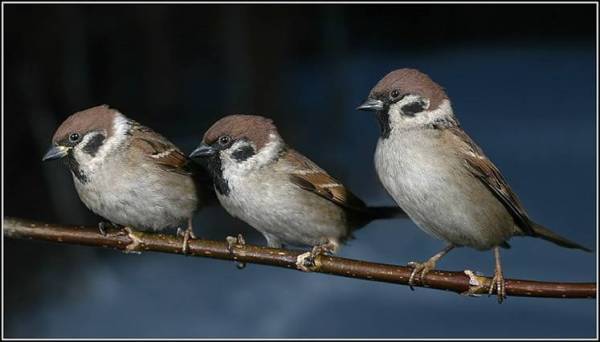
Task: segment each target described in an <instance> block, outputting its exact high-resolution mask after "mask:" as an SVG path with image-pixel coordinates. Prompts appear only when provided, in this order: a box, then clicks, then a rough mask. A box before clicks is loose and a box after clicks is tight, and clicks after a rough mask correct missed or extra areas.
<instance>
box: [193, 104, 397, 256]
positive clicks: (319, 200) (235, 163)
mask: <svg viewBox="0 0 600 342" xmlns="http://www.w3.org/2000/svg"><path fill="white" fill-rule="evenodd" d="M191 157H196V158H201V162H202V163H204V165H205V166H206V167H207V168H208V169H209V170H210V172H211V174H212V175H213V178H214V183H215V188H216V190H217V197H218V198H219V200H220V202H221V204H222V205H223V207H224V208H225V209H226V210H227V211H228V212H229V213H230V214H231V215H233V216H235V217H238V218H240V219H242V220H243V221H245V222H247V223H248V224H249V225H251V226H252V227H254V228H255V229H257V230H258V231H260V232H261V233H262V234H263V235H264V236H265V238H266V239H267V242H268V244H269V246H272V247H279V246H281V245H282V244H291V245H308V246H319V245H324V244H330V245H332V246H333V249H334V250H335V248H336V247H337V246H338V245H339V244H340V243H341V242H343V241H344V240H346V239H347V238H349V237H350V236H351V233H352V231H353V230H354V229H356V228H359V227H361V226H363V225H365V224H367V223H368V222H370V221H371V220H374V219H377V218H384V217H392V216H402V215H403V213H402V211H401V210H399V209H398V208H394V209H389V208H386V209H381V208H377V209H373V208H369V207H367V206H366V205H365V204H364V202H363V201H361V200H360V199H359V198H358V197H356V196H355V195H354V194H352V192H350V191H349V190H348V189H347V188H346V187H345V186H344V185H343V184H341V183H340V182H339V181H337V180H336V179H335V178H333V177H332V176H330V175H329V174H328V173H327V172H325V171H324V170H323V169H321V168H320V167H319V166H317V165H316V164H315V163H314V162H312V161H311V160H309V159H308V158H306V157H305V156H303V155H302V154H300V153H299V152H298V151H296V150H294V149H292V148H290V147H289V146H287V145H286V144H285V143H284V141H283V139H281V137H280V135H279V133H278V132H277V129H276V127H275V125H274V124H273V122H272V121H271V120H269V119H267V118H264V117H260V116H252V115H232V116H227V117H225V118H223V119H221V120H219V121H217V122H216V123H215V124H214V125H213V126H212V127H211V128H210V129H209V130H208V131H207V132H206V134H205V135H204V139H203V143H202V144H201V146H200V147H199V148H198V149H196V151H194V152H193V153H192V154H191Z"/></svg>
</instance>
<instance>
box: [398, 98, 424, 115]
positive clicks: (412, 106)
mask: <svg viewBox="0 0 600 342" xmlns="http://www.w3.org/2000/svg"><path fill="white" fill-rule="evenodd" d="M424 109H425V103H424V102H422V101H416V102H413V103H409V104H407V105H405V106H404V107H402V113H403V114H404V115H406V116H415V114H417V113H420V112H422V111H423V110H424Z"/></svg>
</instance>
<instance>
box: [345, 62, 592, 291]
mask: <svg viewBox="0 0 600 342" xmlns="http://www.w3.org/2000/svg"><path fill="white" fill-rule="evenodd" d="M357 109H359V110H368V111H374V112H375V113H376V116H377V120H378V121H379V125H380V127H381V135H380V137H379V141H378V143H377V149H376V151H375V168H376V170H377V174H378V176H379V179H380V180H381V182H382V183H383V186H384V187H385V189H386V190H387V191H388V193H389V194H390V195H391V196H392V197H393V198H394V199H395V201H396V202H397V203H398V205H399V206H400V207H401V208H402V209H404V210H405V211H406V213H407V214H408V216H409V217H410V218H411V219H412V220H413V221H414V222H415V223H416V224H417V225H418V226H419V227H420V228H421V229H422V230H424V231H425V232H427V233H429V234H430V235H432V236H434V237H437V238H439V239H441V240H445V241H446V242H448V245H447V247H446V248H444V249H443V250H442V251H441V252H439V253H438V254H436V255H434V256H433V257H432V258H430V259H429V260H428V261H426V262H424V263H417V262H412V263H410V265H412V266H413V267H414V270H413V272H412V275H411V278H410V284H411V285H412V284H413V282H414V278H415V275H416V274H417V273H419V274H420V277H421V280H422V279H423V277H424V276H425V274H426V273H427V272H428V271H430V270H431V269H433V268H435V264H436V262H437V261H438V260H439V259H440V258H442V257H443V256H444V255H445V254H446V253H448V252H449V251H450V250H451V249H453V248H454V247H460V246H468V247H472V248H475V249H478V250H489V249H493V251H494V255H495V260H496V267H495V274H494V277H493V281H492V284H491V286H490V289H489V293H490V294H491V293H492V292H493V290H494V287H495V288H496V293H497V295H498V300H499V302H502V300H503V299H504V298H505V295H506V293H505V289H504V278H503V274H502V266H501V263H500V253H499V247H509V245H508V243H507V241H508V240H509V239H510V238H511V237H512V236H532V237H538V238H542V239H544V240H547V241H551V242H554V243H555V244H557V245H559V246H563V247H567V248H578V249H582V250H585V251H589V249H587V248H585V247H583V246H581V245H579V244H577V243H575V242H572V241H570V240H567V239H565V238H564V237H561V236H559V235H558V234H556V233H554V232H552V231H550V230H549V229H547V228H545V227H543V226H541V225H539V224H537V223H535V222H534V221H532V220H531V219H530V218H529V216H528V215H527V212H526V211H525V209H524V208H523V205H522V204H521V202H520V201H519V199H518V198H517V196H516V195H515V194H514V193H513V192H512V191H511V189H510V187H509V186H508V184H507V183H506V181H505V180H504V178H503V177H502V175H501V174H500V171H499V170H498V168H496V166H494V164H493V163H492V162H491V161H490V160H489V159H488V158H487V157H486V156H485V155H484V153H483V151H482V150H481V148H479V146H477V144H475V142H474V141H473V140H471V138H470V137H469V136H468V135H467V134H466V133H465V131H463V129H462V128H461V127H460V125H459V123H458V121H457V119H456V118H455V116H454V113H453V111H452V107H451V105H450V99H449V98H448V96H447V95H446V93H445V92H444V89H443V88H442V87H440V86H439V85H438V84H437V83H435V82H434V81H432V80H431V79H430V78H429V77H428V76H427V75H425V74H423V73H421V72H419V71H418V70H415V69H399V70H396V71H393V72H391V73H389V74H387V75H386V76H385V77H384V78H383V79H381V80H380V81H379V83H377V84H376V85H375V87H374V88H373V89H372V90H371V92H370V94H369V96H368V98H367V100H366V101H365V102H364V103H363V104H362V105H361V106H359V107H358V108H357Z"/></svg>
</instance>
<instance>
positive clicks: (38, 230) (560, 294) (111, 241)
mask: <svg viewBox="0 0 600 342" xmlns="http://www.w3.org/2000/svg"><path fill="white" fill-rule="evenodd" d="M116 232H117V231H116V230H110V231H108V234H107V235H105V236H104V235H102V234H100V233H99V231H98V229H97V228H94V227H82V226H66V225H56V224H47V223H38V222H34V221H30V220H25V219H18V218H5V219H4V236H6V237H10V238H15V239H29V240H42V241H51V242H59V243H68V244H78V245H86V246H96V247H105V248H114V249H119V250H123V251H126V252H144V251H154V252H162V253H175V254H181V253H182V243H183V239H182V238H181V237H179V236H175V235H165V234H155V233H144V232H138V231H131V232H129V233H126V234H122V235H118V234H116ZM301 254H303V252H301V251H295V250H286V249H276V248H266V247H258V246H251V245H241V244H235V245H233V247H232V248H231V251H230V250H229V248H228V243H227V242H220V241H209V240H200V239H194V240H190V241H189V249H188V255H191V256H199V257H209V258H216V259H224V260H236V261H238V262H243V263H246V262H247V263H255V264H263V265H271V266H277V267H285V268H292V269H299V268H298V266H297V264H296V263H297V260H298V256H299V255H301ZM310 270H311V271H312V272H319V273H327V274H333V275H338V276H343V277H350V278H359V279H365V280H372V281H380V282H387V283H396V284H403V285H407V284H408V279H409V277H410V274H411V272H412V268H410V267H406V266H396V265H388V264H379V263H371V262H366V261H359V260H351V259H346V258H339V257H333V256H326V255H319V256H317V257H316V258H315V260H314V265H312V267H311V268H310ZM490 282H491V279H490V278H487V277H484V276H480V275H477V274H474V273H473V272H471V271H468V270H467V271H464V272H449V271H438V270H435V271H431V272H429V273H428V274H427V275H426V276H425V279H424V281H423V283H419V284H416V285H415V286H421V287H428V288H433V289H440V290H447V291H453V292H457V293H464V294H471V295H478V294H485V293H487V289H488V286H489V284H490ZM506 293H507V295H509V296H522V297H552V298H596V284H595V283H551V282H540V281H531V280H518V279H507V280H506Z"/></svg>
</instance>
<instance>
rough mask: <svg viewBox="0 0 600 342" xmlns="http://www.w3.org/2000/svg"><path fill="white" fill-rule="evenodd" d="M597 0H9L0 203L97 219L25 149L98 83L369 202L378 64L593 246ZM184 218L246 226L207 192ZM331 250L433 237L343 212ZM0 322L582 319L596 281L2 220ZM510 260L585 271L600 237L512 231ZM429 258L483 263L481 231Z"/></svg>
mask: <svg viewBox="0 0 600 342" xmlns="http://www.w3.org/2000/svg"><path fill="white" fill-rule="evenodd" d="M594 12H595V7H594V6H593V5H587V6H585V5H584V6H549V5H537V6H521V5H510V6H509V5H501V6H492V5H484V6H482V5H479V6H475V5H470V6H458V5H437V6H432V5H420V6H405V5H396V6H244V7H242V6H24V5H5V19H6V22H5V39H6V41H5V54H6V60H5V71H6V72H7V76H6V78H5V83H4V84H5V86H6V90H5V107H4V110H5V112H4V113H5V123H6V127H5V138H4V143H5V144H6V145H5V147H4V151H5V155H4V166H5V173H4V177H5V178H4V181H5V189H4V196H5V199H6V202H5V203H4V210H5V211H4V213H5V215H7V216H19V217H27V218H32V219H38V220H43V221H49V222H62V223H72V224H95V223H96V222H97V221H98V220H99V219H98V218H97V217H95V216H93V215H92V214H90V213H89V212H88V211H87V209H85V207H84V206H83V205H82V204H81V203H80V202H79V200H78V198H77V195H76V193H75V191H74V188H73V185H72V181H71V179H70V175H69V174H68V172H67V171H66V169H64V168H63V167H62V165H60V164H58V163H55V164H45V165H42V164H41V163H40V162H39V159H40V158H41V155H42V154H43V152H44V149H45V148H46V146H47V145H48V144H49V143H50V137H51V135H52V133H53V131H54V129H55V128H56V127H57V125H58V124H59V123H60V122H61V121H62V120H63V119H64V118H65V117H66V116H67V115H68V114H70V113H72V112H75V111H78V110H81V109H84V108H87V107H91V106H93V105H96V104H100V103H108V104H110V105H112V106H114V107H116V108H118V109H120V110H121V111H122V112H123V113H125V114H126V115H128V116H130V117H131V118H133V119H135V120H138V121H140V122H142V123H144V124H146V125H148V126H150V127H152V128H154V129H156V130H158V131H160V132H161V133H163V134H164V135H165V136H167V137H169V138H170V139H171V140H173V141H174V142H175V143H176V144H178V145H179V146H180V147H181V148H182V149H183V150H184V151H186V152H190V151H191V150H192V149H193V148H194V147H195V146H196V145H197V144H198V142H199V141H200V139H201V136H202V134H203V132H204V130H206V129H207V128H208V127H209V125H210V124H211V123H212V122H214V121H216V120H217V119H218V118H220V117H221V116H222V115H225V114H231V113H248V114H262V115H265V116H269V117H272V118H274V119H275V121H276V124H278V126H279V127H280V133H281V134H282V136H283V137H284V139H286V140H287V142H288V143H290V144H291V145H293V146H295V147H296V148H297V149H299V150H300V151H302V152H304V153H305V154H306V155H308V156H309V157H311V159H313V160H314V161H315V162H317V163H318V164H320V165H321V166H322V167H324V168H325V169H327V170H328V171H330V173H332V174H333V175H334V176H335V177H337V178H338V179H340V180H343V181H344V182H345V183H346V184H347V185H348V186H349V187H350V188H351V189H352V190H353V191H354V192H355V193H356V194H357V195H359V196H360V197H362V198H363V199H364V200H365V201H366V202H368V203H370V204H392V203H393V202H392V200H391V198H390V197H388V196H387V194H386V193H385V190H384V189H383V188H382V187H381V185H380V184H379V182H378V180H377V177H376V175H375V171H374V169H373V162H372V156H373V151H374V148H375V144H376V141H377V137H378V127H377V124H376V121H375V119H374V118H373V117H372V114H369V113H364V112H357V111H355V110H354V108H355V107H356V106H357V105H358V104H359V103H360V102H361V100H362V99H364V98H365V97H366V95H367V94H368V92H369V90H370V88H371V87H372V86H373V85H374V84H375V82H377V81H378V80H379V78H381V77H382V76H384V75H385V74H386V73H387V72H389V71H391V70H393V69H396V68H400V67H416V68H418V69H420V70H422V71H424V72H426V73H427V74H429V75H430V76H431V77H432V78H433V79H434V80H436V81H437V82H438V83H440V84H441V85H442V86H444V87H445V88H446V90H447V92H448V94H449V96H450V98H451V99H452V101H453V102H452V103H453V107H454V110H455V113H456V115H457V117H458V119H459V120H460V122H461V124H462V126H463V127H464V128H465V130H466V131H467V132H468V133H469V134H470V135H471V137H473V139H474V140H475V141H477V142H478V144H479V145H480V146H481V147H482V148H483V149H484V151H485V152H486V154H487V155H488V156H489V157H490V158H491V159H492V160H493V161H494V162H495V163H496V165H497V166H498V167H499V168H500V169H501V170H502V172H503V174H504V176H505V178H506V179H507V181H508V182H509V183H510V184H511V186H512V187H513V190H514V191H515V192H516V193H517V194H519V197H520V199H521V200H522V202H523V203H524V205H525V206H526V208H527V209H528V212H529V213H530V215H531V216H532V218H534V219H535V220H537V221H539V222H540V223H542V224H544V225H546V226H548V227H551V228H552V229H554V230H555V231H556V232H559V233H560V234H563V235H565V236H568V237H569V238H572V239H573V240H575V241H578V242H581V243H583V244H585V245H587V246H590V247H594V250H596V247H595V246H596V233H597V230H596V216H595V213H596V205H597V203H596V196H595V195H596V189H597V183H596V169H595V166H596V152H597V151H596V141H595V137H596V120H597V116H596V88H595V84H596V72H597V70H596V56H595V45H594V42H595V27H594ZM195 231H196V234H197V235H199V236H201V237H203V238H212V239H223V238H224V237H225V236H226V235H230V234H233V233H236V232H243V233H244V234H245V236H247V239H248V240H249V242H251V243H257V244H264V240H263V239H262V237H260V236H259V235H258V234H257V233H255V232H254V231H252V230H251V229H250V228H248V227H246V226H245V225H244V224H243V223H241V222H239V221H236V220H234V219H232V218H230V217H229V216H227V214H226V213H225V212H224V211H223V210H222V209H220V208H218V207H216V208H211V209H208V210H205V211H203V212H201V213H199V214H198V215H197V217H196V219H195ZM355 235H356V238H357V239H356V240H353V241H350V243H349V244H348V245H347V246H345V248H343V249H342V251H341V256H344V257H349V258H355V259H363V260H371V261H377V262H386V263H397V264H405V263H407V262H408V261H411V260H424V259H426V258H428V257H429V256H431V255H432V254H433V253H435V252H436V251H438V250H439V249H440V248H441V247H442V246H443V243H442V242H440V241H436V240H433V239H431V238H430V237H429V236H428V235H426V234H424V233H423V232H421V231H420V230H419V229H418V228H417V227H416V226H415V225H414V224H413V223H411V222H409V221H402V220H394V221H385V222H383V221H379V222H374V223H372V224H370V225H369V226H367V227H366V228H365V229H363V230H360V231H358V232H356V234H355ZM4 243H5V247H6V249H5V252H4V258H5V259H4V266H5V269H4V271H5V273H4V281H5V292H4V296H5V298H4V299H5V301H4V305H5V306H4V308H5V316H4V319H5V325H4V329H5V336H6V337H540V338H541V337H593V336H595V334H596V329H597V323H596V319H597V317H596V301H595V300H560V299H540V298H516V297H510V298H508V300H507V301H506V302H505V303H504V304H503V305H498V304H497V303H496V300H495V298H487V297H482V298H467V297H463V296H458V295H455V294H451V293H446V292H442V291H436V290H428V289H417V290H416V291H414V292H411V291H410V290H409V289H408V287H404V286H397V285H391V284H382V283H375V282H368V281H361V280H352V279H346V278H340V277H333V276H327V275H320V274H305V273H300V272H292V271H288V270H284V269H278V268H270V267H266V266H258V265H248V267H247V268H246V269H244V270H241V271H240V270H237V269H236V268H235V266H234V264H233V263H231V262H224V261H216V260H211V259H203V258H184V257H181V256H174V255H163V254H152V253H145V254H143V255H126V254H122V253H119V252H116V251H111V250H102V249H94V248H89V247H77V246H67V245H53V244H45V243H39V242H29V241H14V240H6V241H5V242H4ZM511 244H512V246H513V248H512V249H510V250H504V251H502V260H503V265H504V271H505V276H506V277H507V278H521V279H535V280H547V281H573V282H590V281H595V280H596V274H597V273H596V264H595V261H596V252H594V253H592V254H589V253H584V252H580V251H574V250H567V249H562V248H559V247H556V246H554V245H552V244H549V243H547V242H544V241H541V240H536V239H531V238H515V239H513V240H512V241H511ZM438 266H439V267H440V268H441V269H449V270H463V269H471V270H477V271H481V272H484V273H486V274H490V273H491V272H492V271H493V258H492V253H490V252H485V253H484V252H477V251H474V250H469V249H459V250H455V251H453V252H452V253H451V254H450V255H448V256H447V257H446V258H445V259H443V260H442V261H441V262H440V263H439V264H438Z"/></svg>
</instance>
